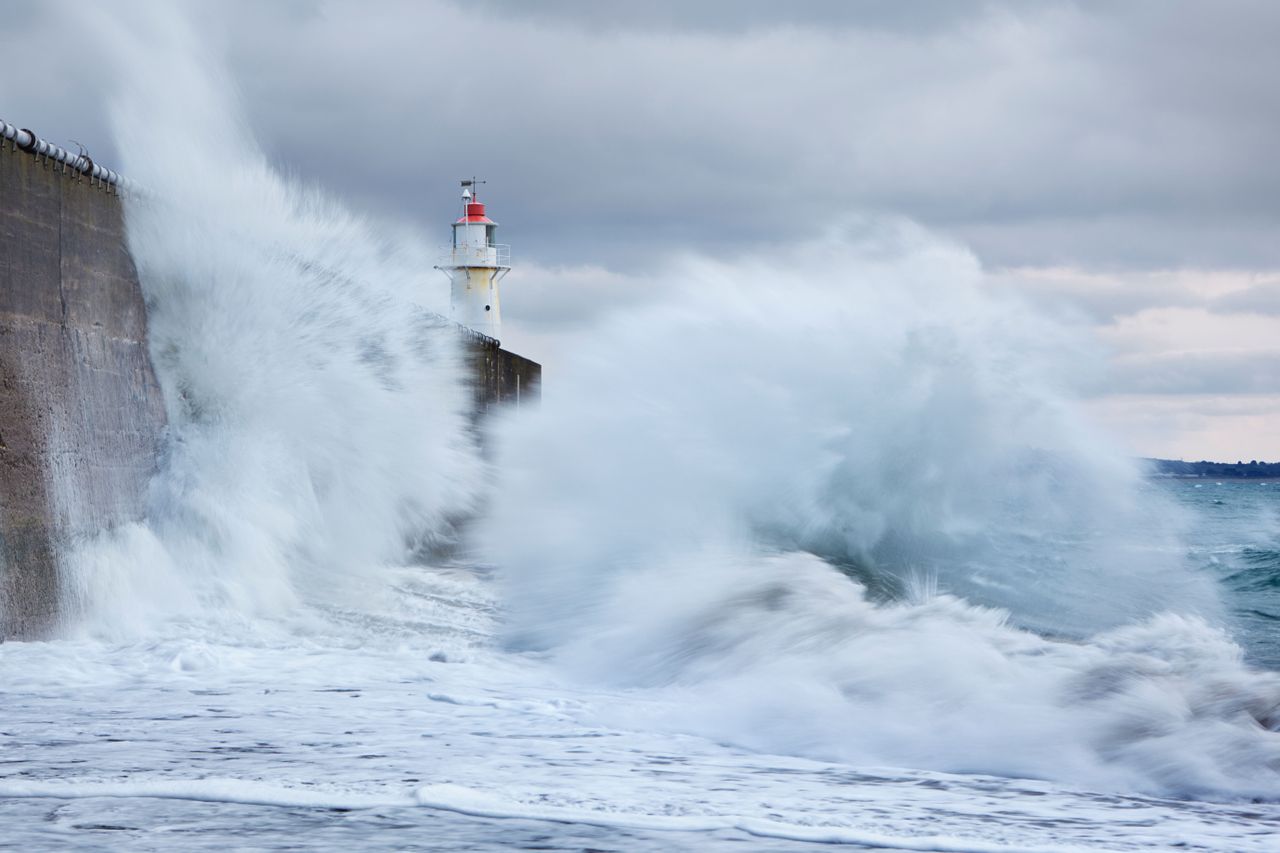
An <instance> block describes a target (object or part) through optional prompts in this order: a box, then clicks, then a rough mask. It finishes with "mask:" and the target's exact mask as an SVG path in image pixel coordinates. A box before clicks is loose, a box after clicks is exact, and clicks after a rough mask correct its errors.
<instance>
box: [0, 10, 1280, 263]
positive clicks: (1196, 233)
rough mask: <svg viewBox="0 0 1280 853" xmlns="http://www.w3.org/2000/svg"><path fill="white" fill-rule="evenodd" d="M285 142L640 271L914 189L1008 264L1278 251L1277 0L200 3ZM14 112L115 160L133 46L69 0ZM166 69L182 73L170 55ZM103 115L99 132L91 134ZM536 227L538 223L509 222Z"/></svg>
mask: <svg viewBox="0 0 1280 853" xmlns="http://www.w3.org/2000/svg"><path fill="white" fill-rule="evenodd" d="M196 14H197V15H198V17H199V19H200V28H201V30H202V31H203V32H206V33H208V34H209V38H210V39H212V40H214V41H216V42H218V43H219V44H220V45H221V50H222V52H223V53H225V55H226V56H227V58H228V61H229V64H230V66H231V68H232V72H233V74H234V76H235V78H236V81H237V84H238V86H239V87H240V89H241V91H242V93H243V98H244V102H245V104H246V108H247V110H248V112H249V115H250V119H251V124H252V126H253V127H254V129H255V132H256V133H257V134H258V136H259V137H260V139H261V142H262V144H263V146H264V148H265V149H266V151H267V152H268V154H269V155H270V156H271V157H272V159H273V160H274V161H276V162H278V163H279V164H281V166H282V167H284V168H285V169H287V170H288V171H289V172H291V173H294V174H297V175H300V176H302V177H304V178H305V179H308V180H313V181H315V182H318V183H321V184H323V185H326V186H329V187H332V188H333V189H334V190H335V191H336V192H338V193H340V194H342V195H344V196H346V197H348V198H350V199H352V200H353V201H354V202H355V203H356V205H357V206H360V207H363V208H366V209H368V210H371V211H375V212H378V213H380V214H383V215H387V216H390V217H394V218H397V219H402V220H407V221H410V222H413V223H417V225H418V226H419V227H420V228H421V229H423V230H424V231H427V230H428V229H433V230H435V231H436V232H439V231H441V230H442V228H443V224H442V223H443V220H444V219H446V218H447V216H448V215H449V213H451V212H452V206H453V199H452V185H453V182H454V180H455V179H456V178H457V177H459V176H461V175H469V174H472V173H477V172H478V173H483V176H485V177H487V178H489V179H490V181H491V183H490V184H489V185H488V186H487V188H486V189H487V192H488V194H489V199H490V200H491V201H492V202H493V205H494V211H495V213H496V215H497V217H498V218H499V220H500V221H501V222H502V224H503V226H504V229H505V231H506V232H507V233H508V235H511V239H512V240H514V241H516V242H517V244H518V245H519V246H520V249H521V251H522V252H523V253H524V254H525V256H527V257H534V258H537V259H540V260H541V261H543V262H544V263H549V264H559V263H579V262H585V263H603V264H607V265H610V266H613V267H620V268H638V267H643V266H645V265H646V264H647V263H648V262H649V261H650V259H651V258H653V257H654V256H661V255H664V254H666V253H668V252H670V251H672V250H681V249H689V248H693V249H698V250H702V251H708V252H712V253H733V252H736V251H742V250H744V249H746V248H747V247H761V246H767V245H769V244H770V243H777V244H785V243H787V242H790V241H794V240H796V239H800V238H802V237H803V236H804V235H806V234H808V233H810V232H811V231H812V228H813V222H814V221H815V220H819V221H825V220H829V219H832V218H838V217H841V216H843V215H845V214H847V213H849V212H851V211H855V212H856V211H871V212H893V213H901V214H905V215H907V216H910V217H912V218H915V219H917V220H919V221H921V222H923V223H925V224H927V225H929V226H932V227H935V228H938V229H941V230H943V231H945V232H947V233H950V234H954V235H956V236H958V237H960V238H962V239H964V240H966V241H968V242H970V243H971V244H972V245H973V246H974V247H975V249H976V251H977V252H978V254H979V255H980V256H981V257H982V258H983V260H984V261H985V262H987V263H988V264H989V265H993V266H1002V265H1022V264H1030V265H1046V264H1065V265H1074V266H1083V267H1091V268H1111V269H1142V268H1148V267H1163V268H1167V267H1176V266H1183V265H1199V266H1218V267H1237V268H1249V267H1277V266H1280V241H1277V240H1276V239H1275V233H1276V229H1277V227H1280V169H1278V168H1277V166H1276V164H1275V158H1274V156H1273V153H1272V152H1273V145H1274V140H1275V139H1276V138H1280V89H1277V87H1275V86H1274V85H1272V84H1271V81H1274V80H1275V79H1280V51H1275V50H1274V49H1273V46H1272V44H1271V40H1272V37H1273V34H1274V33H1276V32H1280V6H1277V5H1275V4H1270V3H1260V2H1227V3H1221V4H1213V5H1208V4H1203V5H1201V4H1179V5H1178V6H1177V7H1176V8H1174V9H1173V10H1171V8H1170V6H1169V5H1168V4H1166V3H1163V2H1134V3H1125V4H1111V3H1070V2H1045V3H1037V4H1025V3H1010V2H994V1H993V2H965V3H942V2H934V3H925V4H902V3H889V2H877V3H869V4H867V3H835V2H814V3H808V4H777V3H763V2H733V3H729V2H708V3H697V4H688V3H685V4H680V5H676V4H674V3H667V2H662V3H629V4H625V5H624V4H612V3H604V4H601V3H581V4H570V3H558V2H553V3H537V4H533V3H515V2H499V1H498V0H491V2H484V3H480V4H476V3H459V2H452V1H450V2H445V0H436V2H413V3H410V2H388V3H382V4H378V5H376V6H370V5H368V4H362V3H355V2H346V1H345V0H335V2H293V3H282V4H277V3H271V4H259V3H249V2H244V0H240V1H239V2H229V3H226V4H220V5H217V6H214V5H202V6H199V7H197V13H196ZM0 40H2V46H3V47H4V49H5V51H6V56H7V57H9V56H16V58H17V59H18V60H19V61H18V62H17V64H16V65H15V66H14V67H16V68H18V69H37V68H38V69H40V70H39V74H36V73H34V71H32V72H30V76H29V77H28V78H25V79H24V76H23V75H24V74H26V73H27V72H19V73H18V74H17V75H16V76H15V74H13V73H11V74H10V75H7V77H6V79H5V80H4V81H3V82H0V86H3V87H4V89H2V90H0V94H2V95H3V97H2V98H0V114H3V115H4V117H5V118H6V119H11V120H14V121H19V122H24V123H28V124H30V125H31V126H33V127H36V128H37V129H38V130H40V131H41V132H42V133H44V134H46V135H49V136H51V137H52V138H54V139H56V140H59V141H61V140H63V139H67V138H77V139H81V140H83V141H86V142H88V143H89V144H90V147H91V148H92V149H93V150H94V151H95V155H96V156H98V157H99V159H107V158H109V157H110V144H109V141H108V137H107V135H106V132H105V126H106V121H105V116H106V111H107V106H106V101H108V100H109V98H110V94H111V89H112V87H113V85H115V84H114V82H113V79H112V77H113V75H112V72H111V69H110V68H109V67H108V66H106V65H105V64H104V60H103V58H102V57H101V55H100V53H101V52H100V51H96V50H95V49H94V45H93V34H92V33H90V32H82V31H81V32H77V31H76V27H75V26H74V24H73V22H71V21H69V20H68V18H67V17H66V16H65V15H61V14H57V13H56V12H49V13H41V14H38V15H36V14H28V15H27V16H26V18H25V19H22V20H19V21H17V22H16V23H13V24H12V25H10V26H7V27H6V32H5V34H4V35H3V36H0ZM157 73H163V69H157ZM86 137H87V138H86ZM516 235H518V236H516Z"/></svg>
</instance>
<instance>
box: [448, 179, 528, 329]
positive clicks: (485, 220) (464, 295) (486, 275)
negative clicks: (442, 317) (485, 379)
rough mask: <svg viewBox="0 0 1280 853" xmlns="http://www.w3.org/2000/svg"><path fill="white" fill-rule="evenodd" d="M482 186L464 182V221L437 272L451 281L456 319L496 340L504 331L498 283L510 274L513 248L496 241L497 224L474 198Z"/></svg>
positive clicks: (456, 226) (457, 226)
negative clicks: (502, 330)
mask: <svg viewBox="0 0 1280 853" xmlns="http://www.w3.org/2000/svg"><path fill="white" fill-rule="evenodd" d="M483 183H484V181H480V180H477V179H476V178H474V177H473V178H470V179H463V180H462V217H461V218H460V219H458V221H456V222H454V223H453V245H452V246H451V247H449V249H448V254H447V256H446V257H445V258H444V259H442V261H441V263H440V264H438V265H437V266H436V269H438V270H440V271H441V272H443V273H444V274H445V275H447V276H448V277H449V285H450V291H449V296H450V304H451V306H452V310H453V319H454V320H456V321H457V322H458V323H461V324H462V325H464V326H467V327H468V328H470V329H473V330H474V331H477V332H480V333H481V334H484V335H488V336H489V337H491V338H494V339H496V338H497V337H498V334H499V332H500V331H501V329H502V315H501V311H500V306H499V303H498V282H499V281H501V280H502V279H503V277H504V276H506V274H507V273H508V272H510V271H511V266H510V264H509V262H510V260H511V247H510V246H504V245H499V244H498V243H496V242H495V241H494V232H495V231H496V230H497V228H498V223H496V222H494V221H493V220H492V219H490V218H489V217H488V216H486V215H485V210H484V203H483V202H480V201H477V200H476V198H475V189H476V187H477V186H478V185H479V184H483Z"/></svg>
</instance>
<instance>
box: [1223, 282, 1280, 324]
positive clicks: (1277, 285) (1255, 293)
mask: <svg viewBox="0 0 1280 853" xmlns="http://www.w3.org/2000/svg"><path fill="white" fill-rule="evenodd" d="M1209 308H1210V310H1213V311H1217V312H1219V313H1224V314H1266V315H1270V316H1273V317H1280V279H1276V280H1273V281H1270V282H1266V283H1263V284H1255V285H1253V286H1252V287H1247V288H1244V289H1243V290H1237V291H1234V292H1233V293H1228V294H1226V295H1225V296H1220V297H1218V298H1217V299H1214V300H1212V301H1211V302H1209Z"/></svg>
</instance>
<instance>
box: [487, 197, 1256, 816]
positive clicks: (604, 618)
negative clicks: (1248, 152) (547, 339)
mask: <svg viewBox="0 0 1280 853" xmlns="http://www.w3.org/2000/svg"><path fill="white" fill-rule="evenodd" d="M671 274H672V275H674V276H679V277H680V279H679V280H681V281H683V282H685V283H686V286H685V287H684V288H683V293H684V296H683V297H681V298H678V299H676V300H672V301H669V302H667V303H666V304H663V305H660V306H657V307H654V308H651V309H648V310H643V311H638V312H637V311H630V312H628V313H627V314H625V315H619V316H617V317H615V318H613V319H612V320H611V321H610V322H609V323H607V324H606V325H605V327H604V328H602V329H599V330H594V331H593V332H592V333H591V334H590V335H586V336H584V337H583V339H582V340H580V341H578V342H577V345H576V346H575V347H574V348H573V349H572V352H573V357H572V359H571V360H570V361H569V363H568V364H566V365H564V366H563V367H562V369H561V370H559V371H557V373H556V374H555V382H554V388H555V390H554V393H551V394H548V396H547V400H546V401H545V403H544V405H543V408H542V409H541V411H539V412H538V413H537V414H536V415H534V416H532V417H528V416H524V415H522V416H521V417H520V418H518V419H516V418H512V419H510V421H509V422H508V423H506V424H505V425H504V429H502V430H501V431H500V432H499V438H500V447H501V453H500V455H499V468H500V469H501V470H502V472H503V485H502V488H500V489H499V490H498V491H497V492H496V493H495V495H494V497H493V506H492V508H491V512H490V513H489V516H488V521H487V523H486V525H485V527H484V529H483V533H482V536H481V539H480V541H481V542H482V544H483V548H484V553H485V555H486V557H487V559H489V560H491V561H492V562H493V563H495V564H496V565H498V566H499V567H501V569H502V571H503V573H504V580H505V584H506V588H507V592H508V599H509V606H510V616H511V621H510V629H509V635H508V637H509V642H510V643H511V644H512V645H513V646H515V647H517V648H537V649H545V650H550V651H552V652H553V654H554V656H555V659H556V660H558V661H559V662H560V663H561V665H563V666H565V667H566V668H567V669H568V670H569V671H571V672H574V673H576V674H577V675H578V676H579V677H582V678H587V679H591V680H599V681H605V682H608V683H613V684H619V685H623V686H630V687H634V686H644V687H648V688H653V689H658V690H661V691H665V692H670V693H671V694H672V695H673V696H675V697H677V698H678V700H679V701H678V705H679V706H680V707H682V708H684V711H682V712H678V713H677V712H670V713H667V714H665V715H664V716H663V718H662V719H660V720H648V721H645V722H646V723H647V724H650V725H662V726H671V727H675V728H676V729H679V730H684V731H696V732H698V733H701V734H706V735H710V736H714V737H719V738H727V739H730V740H733V741H735V742H739V743H742V744H745V745H748V746H751V747H754V748H757V749H763V750H768V751H781V752H791V753H800V754H804V755H810V756H815V757H820V758H825V759H840V760H847V761H855V762H860V763H873V764H874V763H882V764H891V765H900V766H914V767H920V766H924V767H930V768H934V769H944V770H954V771H964V772H973V771H979V772H987V773H997V774H1013V775H1030V776H1043V777H1049V778H1058V779H1070V780H1073V781H1075V782H1078V783H1083V784H1088V785H1098V786H1103V787H1107V788H1115V787H1121V788H1138V789H1143V790H1148V791H1159V792H1164V793H1176V794H1186V795H1203V794H1206V793H1207V792H1216V793H1219V794H1221V793H1224V792H1225V793H1226V794H1228V795H1239V796H1265V797H1275V796H1277V795H1280V736H1277V734H1276V731H1277V729H1280V710H1278V709H1280V681H1277V679H1276V678H1275V677H1274V676H1271V675H1262V674H1257V673H1254V672H1252V671H1250V670H1248V669H1247V668H1246V667H1245V665H1244V664H1243V663H1242V661H1241V653H1240V649H1239V648H1238V647H1237V646H1236V645H1235V644H1234V643H1233V642H1232V641H1231V639H1230V638H1229V636H1228V635H1227V634H1226V633H1225V632H1224V630H1223V629H1222V628H1221V627H1219V626H1220V625H1221V624H1222V622H1221V620H1222V618H1223V613H1222V607H1221V604H1220V602H1219V600H1218V595H1217V590H1216V588H1215V585H1214V581H1213V580H1212V578H1211V577H1209V576H1208V575H1207V574H1206V573H1204V572H1202V571H1198V570H1197V569H1196V568H1194V567H1193V566H1192V565H1191V564H1190V563H1189V561H1188V559H1187V557H1186V553H1185V548H1184V547H1182V546H1181V545H1180V537H1181V522H1180V513H1179V511H1178V509H1177V508H1176V507H1174V506H1173V505H1172V504H1171V503H1170V502H1169V501H1168V500H1166V499H1164V498H1162V497H1161V496H1160V495H1159V494H1158V493H1156V492H1155V491H1154V490H1153V489H1151V488H1150V487H1149V486H1148V485H1147V484H1146V483H1145V482H1144V481H1143V479H1142V478H1141V475H1140V472H1139V471H1137V470H1136V469H1135V467H1134V465H1133V464H1132V463H1131V462H1130V461H1129V460H1128V459H1127V458H1126V457H1125V456H1124V455H1123V454H1122V453H1121V452H1120V451H1119V450H1118V449H1117V448H1116V447H1115V446H1113V445H1112V444H1111V443H1110V442H1109V441H1108V440H1107V439H1106V438H1105V437H1104V436H1102V435H1100V434H1099V433H1098V432H1097V431H1096V430H1095V429H1093V428H1092V427H1091V426H1090V425H1089V424H1088V423H1087V422H1086V421H1085V420H1084V419H1082V418H1081V417H1080V416H1079V415H1077V413H1076V412H1077V408H1076V406H1075V404H1074V403H1073V396H1074V395H1073V393H1072V388H1073V385H1076V384H1077V383H1079V382H1080V381H1081V372H1082V370H1086V371H1087V367H1088V365H1089V364H1090V363H1091V362H1092V361H1093V359H1092V358H1091V356H1090V354H1089V353H1088V351H1087V349H1086V348H1084V347H1083V346H1082V345H1081V343H1080V342H1079V340H1078V339H1076V338H1075V337H1074V336H1073V335H1072V334H1071V333H1070V331H1069V330H1065V329H1062V328H1060V327H1056V326H1053V325H1050V324H1048V323H1047V322H1046V321H1044V320H1042V319H1040V318H1038V317H1036V316H1035V315H1034V314H1032V313H1030V312H1029V311H1027V310H1026V309H1024V308H1022V307H1020V306H1019V305H1017V304H1015V303H1010V302H1007V301H1002V300H997V299H994V298H992V297H991V296H989V295H988V294H986V293H984V292H983V289H982V284H981V274H980V270H979V269H978V267H977V265H976V263H975V262H974V261H973V259H972V257H971V256H969V255H968V254H967V253H966V252H964V251H963V250H961V249H958V248H956V247H953V246H950V245H947V244H945V243H941V242H939V241H938V240H937V239H935V238H933V237H931V236H929V235H927V234H925V233H923V232H921V231H919V230H918V229H915V228H913V227H911V226H909V225H903V224H896V225H885V224H883V223H881V224H878V225H877V224H867V223H863V224H860V225H858V226H856V227H854V228H852V229H847V230H845V231H843V232H837V233H833V234H832V235H831V237H830V239H829V240H828V241H827V242H826V243H823V244H820V245H810V246H806V247H803V249H802V250H801V251H798V252H796V253H795V254H794V255H793V256H786V257H781V258H778V259H776V260H775V261H771V262H766V261H748V262H740V263H735V264H732V265H728V264H718V263H711V262H706V261H697V262H690V263H687V264H685V265H684V266H683V267H682V268H680V269H677V270H673V271H672V273H671ZM1085 375H1086V378H1087V373H1086V374H1085ZM630 722H632V723H636V722H637V721H630Z"/></svg>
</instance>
